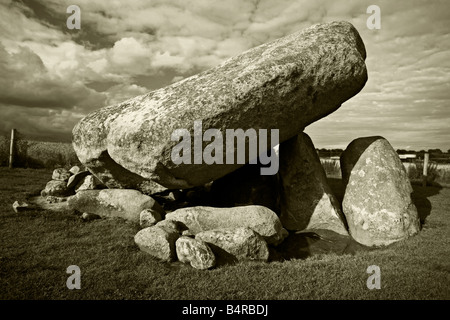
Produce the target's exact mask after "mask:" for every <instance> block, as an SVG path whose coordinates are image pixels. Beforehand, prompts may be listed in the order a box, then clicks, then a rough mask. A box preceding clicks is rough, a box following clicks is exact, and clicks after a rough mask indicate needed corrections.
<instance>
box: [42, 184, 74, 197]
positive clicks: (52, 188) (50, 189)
mask: <svg viewBox="0 0 450 320" xmlns="http://www.w3.org/2000/svg"><path fill="white" fill-rule="evenodd" d="M70 194H73V190H72V189H71V188H67V182H66V181H64V180H50V181H49V182H47V184H46V185H45V188H44V190H42V191H41V196H43V197H47V196H55V197H65V196H68V195H70Z"/></svg>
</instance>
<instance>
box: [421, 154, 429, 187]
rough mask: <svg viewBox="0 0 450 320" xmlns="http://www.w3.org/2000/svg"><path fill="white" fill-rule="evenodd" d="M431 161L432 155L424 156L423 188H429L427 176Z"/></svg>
mask: <svg viewBox="0 0 450 320" xmlns="http://www.w3.org/2000/svg"><path fill="white" fill-rule="evenodd" d="M429 160H430V154H429V153H428V152H426V153H425V154H424V156H423V175H422V186H423V187H426V186H427V174H428V172H427V171H428V161H429Z"/></svg>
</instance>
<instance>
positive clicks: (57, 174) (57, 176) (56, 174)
mask: <svg viewBox="0 0 450 320" xmlns="http://www.w3.org/2000/svg"><path fill="white" fill-rule="evenodd" d="M71 175H72V174H71V173H70V172H69V170H67V169H65V168H58V169H55V170H53V174H52V180H59V181H67V180H69V178H70V176H71Z"/></svg>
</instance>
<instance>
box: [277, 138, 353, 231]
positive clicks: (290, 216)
mask: <svg viewBox="0 0 450 320" xmlns="http://www.w3.org/2000/svg"><path fill="white" fill-rule="evenodd" d="M280 180H281V185H282V190H283V191H282V192H281V201H280V202H281V203H280V209H281V216H280V220H281V223H282V224H283V226H284V227H285V228H286V229H288V230H296V231H300V230H304V229H326V230H331V231H334V232H337V233H339V234H341V235H348V232H347V228H346V226H345V222H344V221H345V218H344V216H343V214H342V212H341V209H340V205H339V203H338V201H337V200H336V198H335V196H334V195H333V193H332V191H331V189H330V187H329V186H328V183H327V177H326V174H325V170H324V169H323V167H322V164H321V163H320V159H319V156H318V155H317V152H316V149H315V148H314V145H313V143H312V141H311V139H310V137H309V136H308V135H307V134H306V133H302V134H300V135H298V136H296V137H294V138H292V139H290V140H288V141H286V142H283V143H282V144H281V145H280Z"/></svg>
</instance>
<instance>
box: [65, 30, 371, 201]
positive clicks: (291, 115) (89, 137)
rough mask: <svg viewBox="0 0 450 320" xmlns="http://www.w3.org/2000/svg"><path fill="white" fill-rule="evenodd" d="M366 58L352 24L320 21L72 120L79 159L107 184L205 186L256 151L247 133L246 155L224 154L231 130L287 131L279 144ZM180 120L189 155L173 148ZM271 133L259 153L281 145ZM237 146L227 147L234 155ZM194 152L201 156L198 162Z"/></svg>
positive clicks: (339, 95)
mask: <svg viewBox="0 0 450 320" xmlns="http://www.w3.org/2000/svg"><path fill="white" fill-rule="evenodd" d="M365 58H366V52H365V48H364V44H363V42H362V40H361V38H360V36H359V34H358V32H357V31H356V29H355V28H354V27H353V26H352V25H351V24H350V23H348V22H332V23H327V24H317V25H314V26H312V27H310V28H308V29H306V30H304V31H301V32H297V33H294V34H291V35H288V36H286V37H283V38H280V39H278V40H275V41H273V42H270V43H266V44H263V45H260V46H258V47H255V48H253V49H251V50H248V51H246V52H244V53H242V54H241V55H239V56H236V57H234V58H231V59H228V60H226V61H225V62H223V63H222V64H220V65H219V66H217V67H215V68H212V69H210V70H207V71H205V72H202V73H200V74H197V75H194V76H192V77H190V78H187V79H184V80H182V81H179V82H176V83H174V84H172V85H170V86H167V87H165V88H161V89H158V90H155V91H152V92H149V93H147V94H144V95H141V96H138V97H135V98H132V99H129V100H127V101H125V102H123V103H120V104H117V105H112V106H109V107H105V108H102V109H99V110H97V111H95V112H93V113H91V114H89V115H87V116H86V117H85V118H83V119H82V120H81V121H80V122H79V123H78V124H77V125H76V126H75V127H74V129H73V146H74V149H75V151H76V153H77V155H78V158H79V159H80V161H81V162H82V163H83V164H84V165H86V166H87V167H88V168H89V170H90V171H91V172H92V173H93V174H94V175H95V176H96V177H98V178H99V179H100V180H101V181H102V182H103V183H104V184H106V186H107V187H109V188H133V189H138V190H141V191H143V192H144V193H147V194H151V193H155V192H159V191H162V190H163V189H165V188H169V189H184V188H191V187H193V186H201V185H204V184H205V183H208V182H210V181H213V180H216V179H217V178H220V177H222V176H224V175H226V174H227V173H230V172H232V171H234V170H236V169H237V168H239V167H241V166H242V165H243V164H244V163H248V162H249V160H251V159H249V156H248V154H249V151H250V150H249V147H250V146H254V145H255V144H251V145H249V143H248V139H241V140H244V141H246V142H245V150H246V152H245V153H246V156H245V159H244V163H242V161H241V162H239V163H238V161H237V159H235V161H226V153H227V152H225V151H226V148H225V140H226V139H225V134H226V130H227V129H229V130H232V131H234V130H237V129H242V130H243V132H244V133H248V132H247V130H255V132H256V135H257V137H256V138H257V139H258V141H259V142H260V141H261V139H262V136H261V135H262V134H268V135H269V136H270V134H271V133H272V131H271V130H272V129H275V130H279V131H278V133H279V137H278V139H279V141H275V142H276V144H277V143H278V142H282V141H285V140H287V139H289V138H291V137H293V136H295V135H297V134H299V133H300V132H302V131H303V129H304V127H305V126H307V125H309V124H311V123H313V122H315V121H317V120H319V119H321V118H323V117H325V116H327V115H328V114H330V113H332V112H334V111H335V110H337V109H338V108H339V107H340V105H341V104H342V103H343V102H345V101H346V100H348V99H349V98H351V97H352V96H354V95H355V94H357V93H358V92H359V91H360V90H361V89H362V88H363V87H364V85H365V82H366V80H367V71H366V66H365V63H364V60H365ZM194 122H195V123H197V124H198V123H201V128H200V131H201V132H200V134H197V135H196V134H194V131H196V130H195V129H196V127H195V123H194ZM197 127H198V126H197ZM178 129H179V130H181V131H177V132H183V133H184V134H186V133H187V134H188V137H187V138H186V139H189V142H190V146H192V148H191V150H190V151H191V153H190V155H189V158H190V159H191V161H187V160H186V161H183V162H181V163H178V161H177V163H175V162H174V161H173V150H175V149H176V148H175V149H174V147H176V146H179V144H180V142H181V141H183V142H186V141H187V140H185V139H184V137H183V138H181V136H178V135H175V136H176V138H175V139H172V135H173V134H174V133H175V130H178ZM208 129H216V130H218V131H219V132H220V133H221V134H222V135H223V144H224V146H223V148H222V150H223V154H222V156H217V154H214V156H215V157H216V156H217V157H220V158H222V161H223V164H218V162H220V161H219V160H217V159H218V158H217V159H215V160H214V162H213V163H212V164H208V163H206V162H205V161H204V159H202V156H203V155H204V154H202V150H204V151H205V152H206V150H205V147H207V146H209V145H210V144H212V142H211V141H209V140H208V138H205V137H204V136H203V133H204V132H205V131H206V130H208ZM259 129H264V130H267V131H264V130H263V131H261V130H259ZM197 133H198V131H197ZM202 137H203V139H202ZM215 137H217V136H213V137H211V136H209V138H213V139H214V138H215ZM272 138H273V136H270V138H269V137H268V138H267V140H268V141H267V144H262V143H261V144H259V147H258V150H257V153H258V154H261V153H263V152H265V151H266V149H267V148H269V147H271V146H272V144H274V143H273V142H274V141H272ZM203 140H204V141H203ZM236 140H237V139H236ZM199 141H200V142H199ZM196 142H197V144H196ZM214 142H215V143H218V144H220V141H216V140H214ZM237 145H239V144H238V142H236V143H234V145H233V147H234V150H232V149H229V150H232V151H234V153H231V154H232V155H234V156H236V157H237V156H238V155H237V149H238V148H237ZM196 146H197V147H198V148H197V147H196ZM252 148H253V147H252ZM194 149H195V150H197V152H196V153H195V152H194ZM198 150H200V151H198ZM245 150H244V151H245ZM194 154H195V157H200V160H201V161H199V162H200V163H194V162H198V161H194V160H195V157H194ZM210 154H211V155H212V152H211V153H210ZM229 154H230V153H229ZM230 159H231V157H230ZM216 160H217V161H216ZM188 162H190V163H188Z"/></svg>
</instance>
